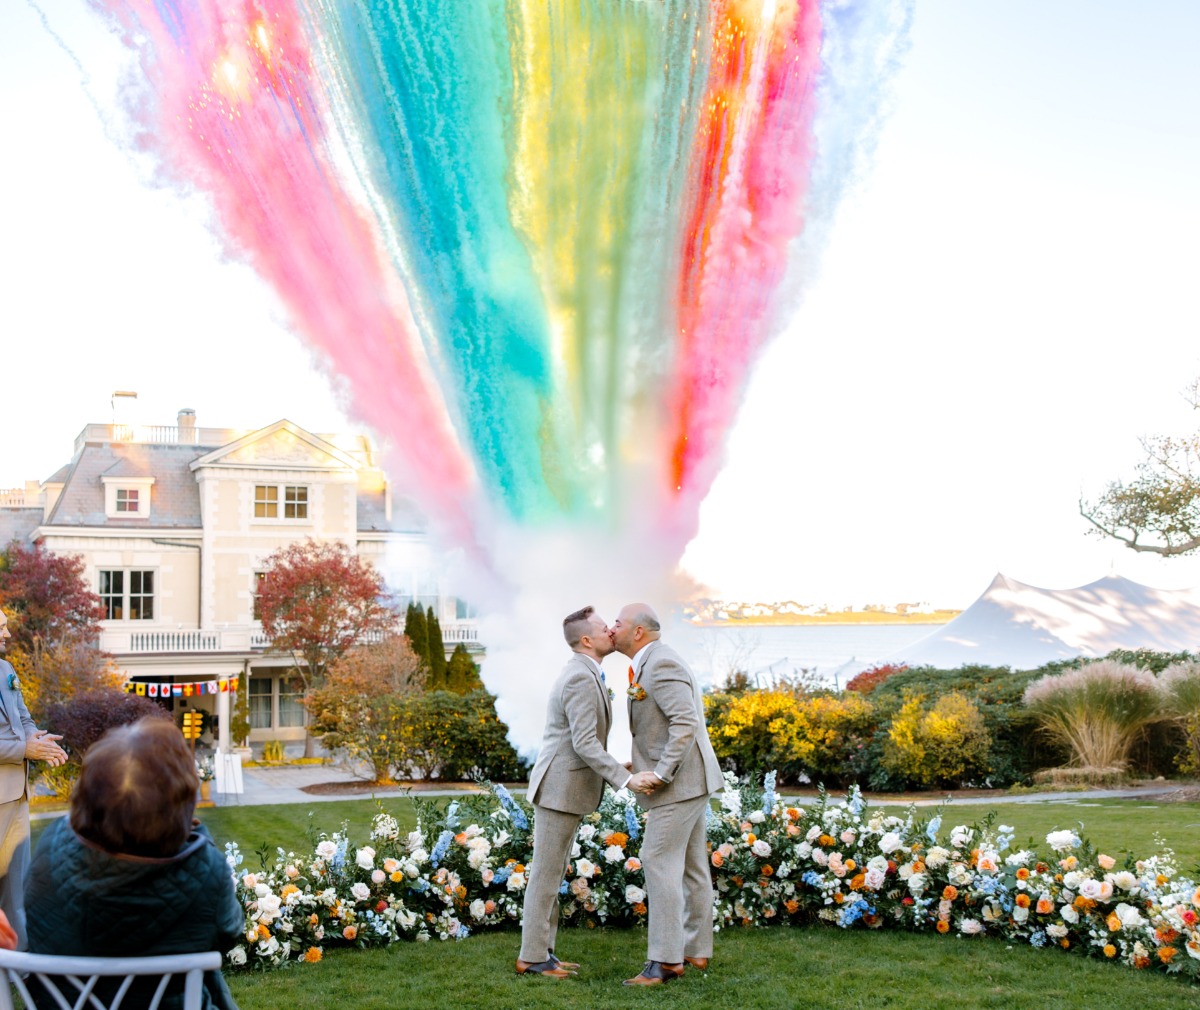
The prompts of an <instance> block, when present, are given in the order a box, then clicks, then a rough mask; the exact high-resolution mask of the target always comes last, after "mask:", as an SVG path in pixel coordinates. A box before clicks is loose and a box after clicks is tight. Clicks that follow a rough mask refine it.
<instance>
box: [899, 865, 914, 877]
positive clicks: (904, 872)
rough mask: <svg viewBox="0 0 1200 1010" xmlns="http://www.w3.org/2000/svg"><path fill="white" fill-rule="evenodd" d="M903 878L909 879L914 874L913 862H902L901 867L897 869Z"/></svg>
mask: <svg viewBox="0 0 1200 1010" xmlns="http://www.w3.org/2000/svg"><path fill="white" fill-rule="evenodd" d="M896 873H897V874H898V875H899V877H900V879H901V880H907V879H908V878H909V877H911V876H912V875H913V868H912V863H901V864H900V868H899V869H898V870H897V871H896Z"/></svg>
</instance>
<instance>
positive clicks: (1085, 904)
mask: <svg viewBox="0 0 1200 1010" xmlns="http://www.w3.org/2000/svg"><path fill="white" fill-rule="evenodd" d="M1071 904H1073V905H1074V906H1075V907H1076V908H1078V909H1079V911H1081V912H1090V911H1091V910H1092V909H1093V908H1095V907H1096V902H1095V900H1093V899H1092V898H1085V897H1084V896H1083V895H1082V894H1080V895H1076V897H1075V900H1074V901H1073V902H1071Z"/></svg>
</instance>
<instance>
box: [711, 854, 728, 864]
mask: <svg viewBox="0 0 1200 1010" xmlns="http://www.w3.org/2000/svg"><path fill="white" fill-rule="evenodd" d="M712 864H713V866H724V865H725V858H724V857H723V856H722V855H721V853H719V852H714V853H713V854H712Z"/></svg>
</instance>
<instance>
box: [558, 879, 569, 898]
mask: <svg viewBox="0 0 1200 1010" xmlns="http://www.w3.org/2000/svg"><path fill="white" fill-rule="evenodd" d="M570 889H571V885H570V884H568V883H567V878H566V877H563V882H562V883H561V884H559V885H558V893H559V894H566V893H567V892H568V891H569V890H570Z"/></svg>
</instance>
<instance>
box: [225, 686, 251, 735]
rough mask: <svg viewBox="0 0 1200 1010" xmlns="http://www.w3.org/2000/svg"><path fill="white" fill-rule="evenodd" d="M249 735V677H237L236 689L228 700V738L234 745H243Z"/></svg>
mask: <svg viewBox="0 0 1200 1010" xmlns="http://www.w3.org/2000/svg"><path fill="white" fill-rule="evenodd" d="M249 736H250V678H249V677H241V678H239V683H238V689H237V691H236V692H234V695H233V698H232V699H231V700H230V707H229V739H230V740H231V741H232V742H233V745H234V746H235V747H244V746H245V744H246V740H247V739H248V738H249Z"/></svg>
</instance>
